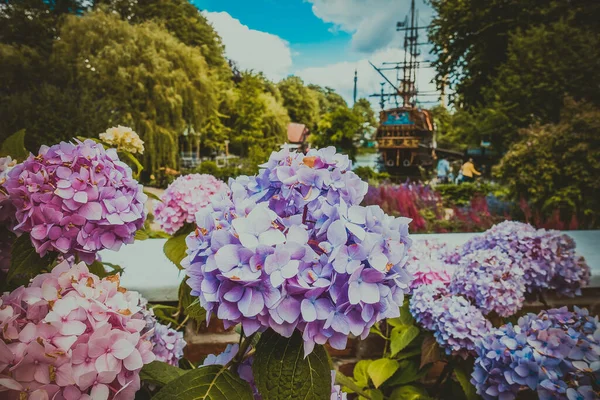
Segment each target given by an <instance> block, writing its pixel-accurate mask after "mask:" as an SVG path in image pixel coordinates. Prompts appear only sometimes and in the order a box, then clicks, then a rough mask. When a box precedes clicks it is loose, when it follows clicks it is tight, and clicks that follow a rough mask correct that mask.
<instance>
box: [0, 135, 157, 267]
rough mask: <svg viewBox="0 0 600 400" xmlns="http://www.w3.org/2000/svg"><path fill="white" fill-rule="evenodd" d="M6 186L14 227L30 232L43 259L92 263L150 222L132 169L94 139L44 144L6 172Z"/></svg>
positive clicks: (129, 238)
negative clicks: (53, 255) (52, 254)
mask: <svg viewBox="0 0 600 400" xmlns="http://www.w3.org/2000/svg"><path fill="white" fill-rule="evenodd" d="M4 188H5V190H6V192H7V193H8V195H9V199H10V201H11V202H12V203H13V204H14V206H15V207H16V210H17V211H16V213H15V217H16V222H17V224H16V226H15V227H14V229H15V230H16V231H17V232H27V233H29V234H30V235H31V240H32V242H33V244H34V246H35V248H36V250H37V252H38V253H40V254H41V255H44V254H46V252H48V251H58V252H60V253H63V254H77V255H79V257H80V258H81V259H82V260H84V261H86V262H92V261H93V260H94V255H95V254H96V252H98V251H100V250H102V249H111V250H118V249H119V248H120V246H121V245H122V244H123V243H132V242H133V240H134V239H133V235H134V233H135V231H136V230H138V229H139V228H141V227H142V225H143V223H144V220H145V218H146V215H145V210H144V203H145V202H146V200H147V196H146V195H145V194H144V192H143V190H142V186H141V185H139V184H138V182H137V181H136V180H135V179H133V178H132V174H131V169H130V168H129V167H128V166H127V165H126V164H125V163H123V162H121V161H120V160H119V158H118V156H117V152H116V151H115V150H114V149H109V150H104V147H102V145H101V144H97V143H95V142H94V141H92V140H86V141H85V142H79V141H78V142H76V143H66V142H61V143H60V144H57V145H54V146H52V147H47V146H42V147H41V148H40V151H39V154H38V155H37V156H34V155H30V156H29V158H28V159H27V160H25V161H24V162H23V163H21V164H17V166H15V167H14V168H13V169H12V170H11V171H10V172H9V173H8V179H7V180H6V182H5V183H4Z"/></svg>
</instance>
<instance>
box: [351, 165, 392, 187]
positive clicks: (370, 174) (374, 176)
mask: <svg viewBox="0 0 600 400" xmlns="http://www.w3.org/2000/svg"><path fill="white" fill-rule="evenodd" d="M352 171H353V172H354V173H355V174H356V175H358V176H359V177H360V179H362V180H365V181H368V182H371V183H373V184H377V183H378V182H380V181H385V180H388V179H390V174H388V173H387V172H377V171H375V170H374V169H373V168H371V167H362V166H361V167H356V168H354V169H353V170H352Z"/></svg>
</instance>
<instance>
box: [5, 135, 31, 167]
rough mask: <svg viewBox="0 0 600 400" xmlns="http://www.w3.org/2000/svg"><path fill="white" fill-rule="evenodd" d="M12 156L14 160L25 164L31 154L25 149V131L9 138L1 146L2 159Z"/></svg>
mask: <svg viewBox="0 0 600 400" xmlns="http://www.w3.org/2000/svg"><path fill="white" fill-rule="evenodd" d="M6 156H10V157H11V158H12V159H13V160H16V161H18V162H23V161H24V160H25V159H26V158H27V157H28V156H29V152H28V151H27V150H26V149H25V129H21V130H20V131H19V132H17V133H14V134H12V135H10V136H9V137H7V138H6V139H5V140H4V141H3V142H2V145H1V146H0V157H6Z"/></svg>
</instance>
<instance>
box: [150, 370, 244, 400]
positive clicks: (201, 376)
mask: <svg viewBox="0 0 600 400" xmlns="http://www.w3.org/2000/svg"><path fill="white" fill-rule="evenodd" d="M152 399H154V400H170V399H173V400H198V399H206V400H252V399H253V395H252V389H250V386H249V385H248V383H247V382H245V381H243V380H242V379H241V378H239V377H238V376H236V375H234V374H233V373H231V372H230V371H229V370H227V369H226V368H225V367H224V366H222V365H209V366H207V367H201V368H197V369H194V370H191V371H188V372H186V373H185V374H184V375H182V376H180V377H178V378H175V379H173V380H171V381H170V382H169V383H168V384H167V385H165V386H164V387H163V388H162V389H161V390H160V391H159V392H158V393H157V394H156V395H155V396H154V397H153V398H152Z"/></svg>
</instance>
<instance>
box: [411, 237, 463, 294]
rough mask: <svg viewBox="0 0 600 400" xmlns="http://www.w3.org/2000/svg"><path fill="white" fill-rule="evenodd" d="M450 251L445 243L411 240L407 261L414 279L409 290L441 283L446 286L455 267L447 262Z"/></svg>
mask: <svg viewBox="0 0 600 400" xmlns="http://www.w3.org/2000/svg"><path fill="white" fill-rule="evenodd" d="M450 254H451V251H450V250H449V249H448V248H447V246H446V244H445V243H442V242H440V241H437V240H423V239H421V240H419V239H417V240H413V244H412V246H411V247H410V249H409V251H408V261H407V264H408V265H409V267H410V269H411V272H412V274H413V276H414V279H413V281H412V283H411V285H410V288H411V290H413V289H415V288H417V287H419V286H422V285H431V284H432V283H434V282H441V283H443V284H445V285H448V284H449V283H450V281H451V280H452V275H453V274H454V271H455V270H456V266H455V265H453V264H450V263H449V262H448V258H449V257H450Z"/></svg>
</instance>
